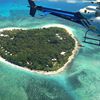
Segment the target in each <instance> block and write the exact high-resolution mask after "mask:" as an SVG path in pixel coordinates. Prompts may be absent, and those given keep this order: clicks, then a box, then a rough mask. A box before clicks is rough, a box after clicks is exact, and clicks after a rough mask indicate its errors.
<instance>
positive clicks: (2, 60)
mask: <svg viewBox="0 0 100 100" xmlns="http://www.w3.org/2000/svg"><path fill="white" fill-rule="evenodd" d="M49 27H58V28H63V29H65V30H66V32H67V33H68V34H70V35H71V37H72V38H73V39H74V40H75V47H74V50H73V51H72V55H71V56H70V57H69V58H68V61H67V62H66V63H65V64H64V66H62V67H61V68H59V69H58V70H56V71H49V72H47V71H41V70H40V71H39V70H30V69H28V68H27V67H21V66H18V65H15V64H13V63H10V62H8V61H6V60H5V59H4V58H2V57H0V61H1V62H3V63H6V64H9V65H11V67H13V68H18V69H21V70H26V71H30V72H35V73H39V74H44V75H54V74H58V73H60V72H62V71H64V69H65V68H66V67H67V66H68V65H69V64H70V63H71V62H72V60H73V59H74V58H75V55H77V53H78V51H79V48H80V47H79V42H78V41H77V39H76V38H75V37H74V34H73V33H72V31H71V30H70V29H69V28H68V27H67V26H65V25H62V24H49V25H44V26H43V27H41V28H49ZM13 29H23V30H26V29H27V28H16V27H15V28H3V29H0V32H2V31H4V30H13Z"/></svg>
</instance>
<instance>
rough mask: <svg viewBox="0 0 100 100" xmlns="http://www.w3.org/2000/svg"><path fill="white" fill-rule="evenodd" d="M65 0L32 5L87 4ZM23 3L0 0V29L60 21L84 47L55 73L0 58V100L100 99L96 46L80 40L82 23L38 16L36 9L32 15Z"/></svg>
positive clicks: (72, 7) (21, 0)
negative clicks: (27, 68)
mask: <svg viewBox="0 0 100 100" xmlns="http://www.w3.org/2000/svg"><path fill="white" fill-rule="evenodd" d="M58 1H60V0H58ZM65 1H66V0H65ZM65 1H64V0H62V2H61V1H60V2H57V0H56V2H53V0H51V1H47V0H43V1H42V0H38V1H37V2H36V4H38V5H43V6H46V7H53V8H57V9H63V10H68V11H78V10H79V9H80V8H82V7H84V6H87V5H88V3H87V2H85V3H82V2H76V3H67V2H65ZM68 1H70V0H68ZM74 1H75V0H74ZM77 1H78V0H77ZM79 1H81V0H79ZM27 5H28V2H27V0H0V29H1V28H9V27H21V28H39V27H41V26H43V25H48V24H64V25H66V26H68V27H69V29H70V30H72V31H73V33H74V35H75V37H76V38H77V39H78V41H80V43H81V44H82V45H84V47H82V48H81V49H80V51H79V53H78V54H77V56H76V57H75V59H74V60H73V62H72V63H71V64H70V65H69V66H68V68H66V69H65V70H64V71H63V72H61V73H59V74H56V75H49V76H46V75H41V74H37V73H32V72H28V71H24V70H21V69H18V68H14V67H13V66H12V65H8V64H5V63H3V62H1V61H0V100H100V47H97V46H94V45H89V44H85V43H83V42H82V40H83V36H84V32H85V31H86V29H85V28H83V27H82V26H80V25H77V24H75V23H72V22H70V21H67V20H64V19H61V18H58V17H54V16H52V15H48V16H45V17H40V16H39V15H40V14H41V13H40V12H37V15H36V16H35V17H34V18H32V17H30V16H29V8H28V7H27Z"/></svg>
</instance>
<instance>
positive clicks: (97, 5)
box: [28, 0, 100, 46]
mask: <svg viewBox="0 0 100 100" xmlns="http://www.w3.org/2000/svg"><path fill="white" fill-rule="evenodd" d="M28 2H29V5H30V6H29V7H30V15H31V16H32V17H34V16H35V13H36V11H37V10H39V11H41V12H43V15H42V16H45V15H47V14H51V15H54V16H57V17H61V18H63V19H66V20H70V21H73V22H75V23H78V24H80V25H82V26H84V27H85V28H87V31H86V33H85V36H84V42H86V43H89V44H94V45H99V46H100V39H99V38H94V37H92V38H91V37H88V36H87V35H88V32H89V31H93V32H94V33H95V34H96V35H97V36H98V37H99V36H100V0H97V1H93V2H91V5H92V6H87V7H85V8H82V9H80V10H79V11H78V12H69V11H63V10H58V9H53V8H47V7H44V6H38V5H35V3H34V0H28ZM87 40H89V42H88V41H87ZM90 40H91V41H92V40H93V41H96V43H94V42H90ZM97 42H98V43H97Z"/></svg>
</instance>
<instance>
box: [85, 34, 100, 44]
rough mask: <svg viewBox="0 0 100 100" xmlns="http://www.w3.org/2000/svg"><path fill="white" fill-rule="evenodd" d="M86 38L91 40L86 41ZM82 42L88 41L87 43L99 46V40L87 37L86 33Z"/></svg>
mask: <svg viewBox="0 0 100 100" xmlns="http://www.w3.org/2000/svg"><path fill="white" fill-rule="evenodd" d="M88 40H91V41H88ZM92 41H95V42H96V43H94V42H92ZM83 42H85V43H88V44H92V45H97V46H100V40H99V39H96V38H91V37H87V36H86V35H85V37H84V41H83Z"/></svg>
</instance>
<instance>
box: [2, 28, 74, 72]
mask: <svg viewBox="0 0 100 100" xmlns="http://www.w3.org/2000/svg"><path fill="white" fill-rule="evenodd" d="M75 42H76V41H75V38H73V37H72V34H69V33H68V32H67V31H66V30H65V29H64V28H60V27H48V28H38V29H27V30H24V29H12V30H3V31H1V32H0V56H1V57H2V58H4V59H5V60H6V61H8V62H10V63H13V64H15V65H18V66H20V67H23V68H28V69H30V70H37V71H38V70H39V71H46V72H49V71H56V70H59V69H60V68H62V67H63V66H64V64H65V63H66V62H68V60H69V58H70V56H72V53H73V50H75V45H76V44H75Z"/></svg>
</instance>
